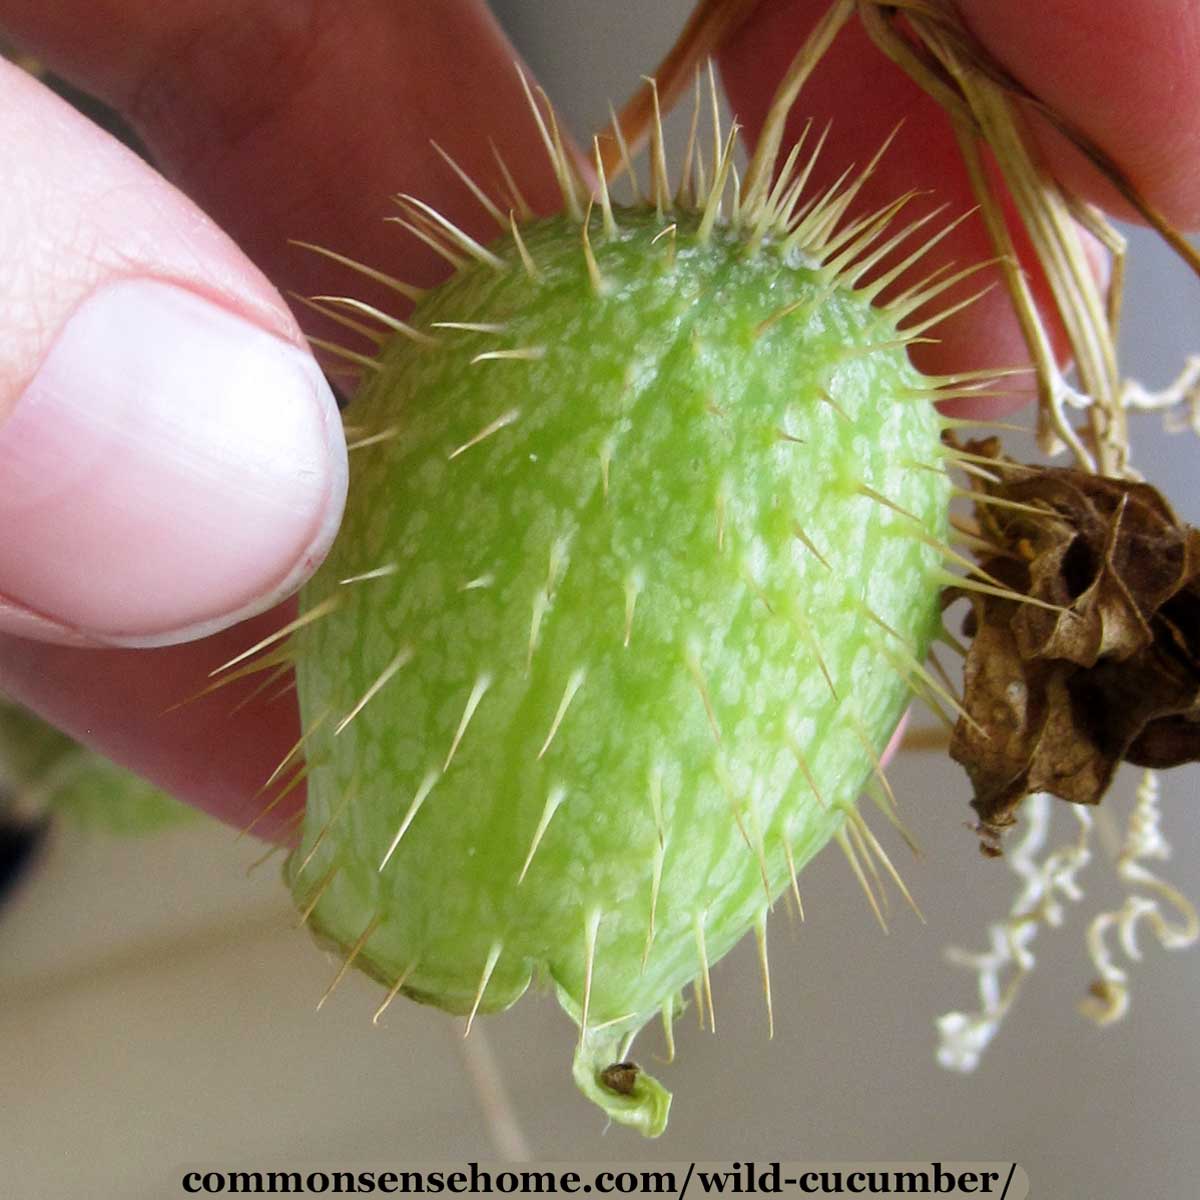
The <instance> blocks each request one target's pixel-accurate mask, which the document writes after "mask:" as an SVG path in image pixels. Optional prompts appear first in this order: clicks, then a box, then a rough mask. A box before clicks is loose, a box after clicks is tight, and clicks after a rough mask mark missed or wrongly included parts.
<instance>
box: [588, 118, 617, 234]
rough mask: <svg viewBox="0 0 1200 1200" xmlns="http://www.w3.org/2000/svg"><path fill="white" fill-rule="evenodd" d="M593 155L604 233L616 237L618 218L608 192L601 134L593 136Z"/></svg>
mask: <svg viewBox="0 0 1200 1200" xmlns="http://www.w3.org/2000/svg"><path fill="white" fill-rule="evenodd" d="M592 155H593V158H594V161H595V170H596V184H598V192H599V197H600V214H601V217H602V218H604V235H605V236H606V238H614V236H616V235H617V220H616V217H614V216H613V214H612V197H611V196H610V194H608V176H607V175H606V174H605V169H604V158H602V156H601V154H600V137H599V134H598V136H595V137H593V138H592Z"/></svg>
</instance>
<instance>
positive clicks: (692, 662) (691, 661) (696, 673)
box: [683, 646, 721, 746]
mask: <svg viewBox="0 0 1200 1200" xmlns="http://www.w3.org/2000/svg"><path fill="white" fill-rule="evenodd" d="M683 661H684V663H685V664H686V666H687V669H688V674H689V675H691V677H692V682H693V683H694V684H695V685H696V690H697V691H698V692H699V693H700V699H701V700H702V701H703V702H704V711H705V713H706V714H707V716H708V725H709V728H710V729H711V730H712V735H713V739H714V740H715V741H716V743H717V745H718V746H719V745H720V744H721V727H720V725H718V724H717V714H716V713H715V712H714V711H713V705H712V698H711V696H710V695H709V693H708V684H707V683H706V682H705V679H704V672H703V671H702V670H701V668H700V656H699V654H697V652H696V650H695V648H694V647H693V646H688V647H687V648H686V649H685V650H684V654H683Z"/></svg>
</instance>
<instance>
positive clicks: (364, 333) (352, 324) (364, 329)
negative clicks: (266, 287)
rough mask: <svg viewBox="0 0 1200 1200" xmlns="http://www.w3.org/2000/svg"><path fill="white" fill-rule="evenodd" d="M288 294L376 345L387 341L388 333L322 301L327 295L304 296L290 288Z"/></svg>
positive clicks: (306, 306)
mask: <svg viewBox="0 0 1200 1200" xmlns="http://www.w3.org/2000/svg"><path fill="white" fill-rule="evenodd" d="M287 294H288V296H289V297H290V298H291V299H293V300H295V301H297V302H299V303H300V304H303V305H304V307H305V308H308V309H311V310H312V311H313V312H315V313H320V314H321V316H323V317H328V318H329V320H331V321H335V322H336V323H337V324H338V325H341V326H342V328H343V329H349V330H352V331H353V332H354V333H357V334H358V335H359V336H360V337H364V338H366V339H367V341H369V342H372V343H373V344H374V345H375V346H376V347H379V346H381V345H383V343H384V342H385V341H387V334H385V333H380V332H379V330H377V329H372V328H371V327H370V326H369V325H364V324H363V323H362V322H361V321H356V320H354V318H353V317H348V316H347V315H346V314H345V313H343V312H339V311H338V310H337V309H336V308H334V307H333V306H332V305H329V304H323V303H321V302H322V301H323V300H325V299H327V297H325V296H302V295H300V293H299V292H294V291H292V290H291V289H290V288H289V289H288V293H287Z"/></svg>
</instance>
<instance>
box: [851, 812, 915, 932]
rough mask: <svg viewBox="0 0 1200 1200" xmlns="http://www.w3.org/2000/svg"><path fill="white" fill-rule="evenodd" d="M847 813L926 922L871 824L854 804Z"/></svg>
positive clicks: (902, 892) (902, 893)
mask: <svg viewBox="0 0 1200 1200" xmlns="http://www.w3.org/2000/svg"><path fill="white" fill-rule="evenodd" d="M846 815H847V817H848V818H849V819H850V821H851V823H852V824H853V825H854V826H855V827H856V828H857V829H858V832H859V835H860V836H861V837H862V839H863V842H864V843H865V844H866V846H867V848H868V849H869V850H870V851H871V852H872V853H873V854H874V855H875V857H876V858H877V859H879V861H880V862H881V863H882V864H883V867H884V870H886V871H887V873H888V874H889V875H890V876H891V877H892V882H893V883H894V884H895V885H896V887H897V888H899V889H900V894H901V895H902V896H903V897H904V899H905V901H906V902H907V903H908V906H909V908H911V909H912V910H913V912H915V913H916V914H917V917H918V919H919V920H920V921H921V924H925V914H924V913H922V912H921V910H920V908H919V907H918V906H917V902H916V901H915V900H914V899H913V898H912V894H911V893H910V892H909V890H908V886H907V885H906V884H905V882H904V880H903V879H902V878H901V876H900V872H899V871H897V870H896V868H895V866H894V864H893V863H892V860H891V858H890V857H889V855H888V853H887V851H886V850H884V848H883V847H882V846H881V845H880V844H879V839H878V838H877V837H876V836H875V834H874V831H873V830H872V829H871V827H870V825H868V824H867V822H866V819H865V818H864V817H863V815H862V813H860V812H859V811H858V809H856V808H855V807H854V806H853V805H848V806H847V808H846Z"/></svg>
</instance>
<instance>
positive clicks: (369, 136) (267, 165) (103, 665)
mask: <svg viewBox="0 0 1200 1200" xmlns="http://www.w3.org/2000/svg"><path fill="white" fill-rule="evenodd" d="M202 7H204V6H201V5H199V4H194V3H193V4H188V3H182V2H181V3H179V4H176V5H171V6H151V5H149V4H140V5H139V4H134V3H123V4H119V5H118V4H116V3H115V2H109V3H102V4H98V5H94V6H89V7H88V8H86V9H82V10H80V11H79V12H78V13H76V14H73V17H75V18H77V19H78V22H77V23H75V24H71V23H69V22H66V21H63V20H62V19H61V17H60V16H59V14H57V13H56V12H51V11H48V10H47V8H45V7H43V6H40V5H31V4H21V3H18V0H0V19H10V18H11V20H12V21H13V23H14V25H15V23H16V21H17V17H18V16H19V17H20V19H21V21H22V22H23V25H22V30H23V33H24V35H25V41H26V44H27V45H30V46H31V47H33V48H37V49H38V50H39V51H40V52H41V53H42V54H43V55H45V56H46V57H47V58H49V59H51V60H52V61H54V62H55V63H56V65H58V66H59V67H60V69H65V70H66V71H67V73H69V74H72V75H73V76H74V78H76V79H77V80H78V81H79V82H81V83H83V84H85V85H90V86H92V87H93V88H94V89H95V90H97V91H101V92H103V93H104V94H106V95H107V96H109V98H110V99H114V100H121V99H122V97H123V98H124V100H125V104H126V108H127V110H132V111H134V112H136V113H140V114H141V116H140V119H139V125H140V127H141V129H142V132H143V133H144V134H145V135H146V136H147V138H148V140H149V141H151V142H152V143H153V144H154V146H155V148H156V150H157V152H158V154H159V157H160V158H162V159H165V160H167V161H168V162H169V163H170V162H175V163H176V164H177V165H178V168H179V170H178V175H179V176H180V177H181V178H183V179H185V180H192V181H193V190H194V191H195V192H196V193H197V194H198V195H199V196H200V197H201V198H202V199H204V200H205V202H206V203H207V204H208V205H209V207H210V209H212V210H213V211H218V212H220V213H222V214H223V215H224V218H225V220H226V221H227V223H228V224H229V225H230V226H231V227H233V228H234V229H235V231H236V232H237V233H238V236H239V237H240V238H241V240H242V241H243V243H244V244H246V245H250V246H252V247H254V248H255V252H256V254H257V255H258V256H259V257H260V259H261V260H262V261H263V262H264V263H265V264H266V265H267V266H268V268H269V269H270V270H271V271H272V273H273V274H275V276H276V277H277V278H279V279H282V280H284V281H285V282H287V283H288V284H289V285H290V286H293V287H296V288H298V289H301V290H326V291H327V290H330V289H331V286H333V285H332V284H331V282H330V279H329V277H328V276H327V275H324V274H323V272H324V267H323V266H320V265H319V260H315V259H309V258H307V257H306V256H303V255H299V254H297V253H295V252H293V251H292V250H291V249H290V248H288V247H286V246H285V245H284V239H285V236H299V237H304V238H306V239H307V240H313V241H317V242H323V243H325V244H327V245H330V246H332V247H334V248H335V249H338V250H340V251H342V252H345V253H349V254H351V255H352V256H354V257H357V258H359V259H361V260H365V261H367V262H370V263H374V264H377V265H381V266H382V267H383V268H384V269H386V270H391V271H393V273H398V271H399V268H396V267H394V266H393V263H394V261H395V259H396V258H397V257H400V256H401V249H400V248H399V246H400V245H403V243H400V244H398V243H397V239H396V235H395V233H394V231H393V230H392V229H388V228H386V227H385V226H383V225H382V223H381V222H380V221H379V216H380V215H381V212H382V211H383V210H384V208H385V206H384V204H383V197H384V196H385V195H386V194H388V193H389V192H391V191H395V190H397V189H398V188H403V189H405V190H410V191H413V192H414V193H416V194H419V195H422V196H425V197H430V198H431V199H432V200H433V202H435V203H436V204H437V205H438V207H439V208H441V209H442V210H443V211H446V212H448V213H449V214H450V215H451V216H452V218H453V219H454V220H456V222H458V223H459V224H461V225H463V226H464V227H466V228H468V229H469V230H473V231H479V230H480V224H479V221H480V217H479V213H480V210H479V209H478V207H477V205H476V204H475V202H474V201H473V200H472V199H471V198H470V197H469V195H468V194H467V192H466V189H464V188H463V187H462V186H461V184H460V183H459V182H458V181H457V180H456V179H455V178H454V177H453V175H451V174H450V172H449V171H448V170H447V169H446V168H445V166H444V164H442V163H441V161H440V160H436V162H437V165H436V170H431V169H430V165H431V164H432V163H433V162H434V160H435V156H434V152H433V151H432V150H431V149H430V148H429V146H428V143H427V141H426V139H427V137H428V136H429V135H430V133H431V132H432V133H433V134H434V135H435V136H438V137H439V138H440V140H442V141H443V144H445V145H446V146H447V148H448V149H449V150H450V151H451V152H452V153H453V154H454V156H455V157H456V158H457V159H458V160H459V161H460V162H462V163H463V164H464V166H465V167H466V168H467V169H468V170H470V171H471V172H472V174H474V175H475V176H476V177H477V178H480V179H481V180H484V181H487V180H489V179H491V178H493V177H494V176H495V174H496V167H495V165H494V163H492V162H491V161H490V151H489V150H488V147H487V140H488V138H489V137H493V138H495V140H496V141H497V143H498V145H499V146H500V147H501V149H502V152H503V154H504V157H505V159H506V160H507V163H508V165H509V166H510V168H511V169H512V171H513V173H514V174H515V175H517V176H518V178H519V179H520V180H521V186H522V189H523V191H524V193H525V196H526V197H527V199H528V200H529V201H530V203H531V204H532V205H534V206H535V207H537V208H539V209H548V208H553V207H556V206H557V203H558V201H557V195H556V185H555V184H554V182H553V179H552V177H551V174H550V172H549V171H548V169H547V168H546V166H545V161H544V155H543V151H542V150H541V148H540V145H539V144H538V143H537V140H536V128H535V126H534V125H533V122H532V119H531V118H530V116H529V113H528V110H527V108H526V107H525V101H524V98H523V94H521V93H520V86H519V82H518V80H517V78H516V75H515V71H514V69H513V58H514V55H513V52H512V50H511V47H510V46H509V45H508V43H507V42H506V41H505V40H504V39H503V37H502V36H501V35H500V34H499V31H498V30H497V29H496V28H495V26H494V23H493V22H491V20H490V18H489V17H488V16H487V14H486V11H485V10H484V9H483V8H482V6H481V5H478V4H465V3H457V2H455V3H449V4H445V5H439V6H438V11H437V14H436V16H437V19H436V20H433V19H430V17H429V15H428V14H427V13H426V11H425V6H420V5H418V6H409V7H411V8H412V12H411V13H409V14H408V15H405V14H406V11H407V10H406V9H405V8H404V6H402V5H398V4H393V3H389V4H386V5H380V4H366V3H358V4H353V5H351V4H347V5H345V6H339V11H340V12H342V13H343V14H344V15H345V16H346V26H345V28H344V29H343V34H344V37H345V41H344V44H339V45H338V46H336V47H331V49H330V50H329V51H328V52H326V53H324V54H315V52H313V60H312V61H311V62H308V56H307V55H306V54H303V53H299V52H297V51H295V50H293V52H291V53H285V52H283V51H282V50H281V49H280V48H281V47H282V46H284V45H287V44H289V38H290V37H292V36H293V35H292V34H289V32H288V28H287V27H286V24H287V23H286V21H285V20H284V17H285V16H286V13H287V12H295V11H298V8H297V6H293V7H291V8H290V9H289V8H287V7H286V6H283V5H269V4H257V5H250V4H247V5H243V6H240V7H239V8H238V9H237V11H236V12H232V13H230V14H227V15H229V16H230V20H231V21H232V27H231V26H230V24H229V23H228V22H227V23H226V41H225V43H224V44H222V43H221V40H220V38H219V37H218V36H217V33H216V31H215V30H214V29H212V28H205V29H202V30H198V31H196V33H195V40H194V41H193V42H191V43H189V44H187V45H186V46H185V45H183V44H182V42H184V41H186V39H185V38H183V35H182V34H180V33H179V30H178V28H175V30H174V36H175V38H176V39H177V40H179V43H180V44H179V52H178V53H177V54H176V55H175V56H174V58H173V59H170V58H169V59H168V60H167V62H165V63H163V64H161V65H159V66H158V67H157V68H156V69H157V70H159V71H161V72H162V78H161V79H160V80H159V81H158V83H157V84H143V85H140V86H139V84H138V82H137V80H138V78H139V74H138V70H137V69H136V64H131V63H130V62H129V61H128V60H127V57H125V58H123V57H122V56H123V54H126V55H127V48H128V47H132V46H134V45H136V44H138V40H139V38H141V39H145V38H146V37H148V36H149V33H150V31H152V30H153V28H154V27H155V26H154V23H155V21H157V20H161V21H162V22H163V23H165V24H166V25H168V26H169V25H170V19H171V18H173V17H175V16H176V15H178V14H181V13H186V12H187V11H189V10H190V11H191V13H192V14H193V16H195V14H196V13H198V12H199V11H200V10H201V8H202ZM209 7H210V8H211V6H209ZM330 7H332V6H330ZM18 10H20V11H18ZM351 10H352V11H351ZM325 11H328V10H325ZM256 16H260V17H261V20H260V21H259V26H260V28H261V29H264V30H269V29H271V28H272V22H274V23H275V35H272V36H267V35H266V34H264V37H260V38H257V39H256V38H255V37H254V36H252V29H253V26H254V19H255V17H256ZM402 16H403V17H404V20H405V21H407V25H405V24H404V23H402V22H401V20H400V18H401V17H402ZM93 18H94V19H93ZM118 18H120V19H119V20H118ZM114 21H115V22H116V24H117V25H119V27H120V29H121V34H120V36H119V37H116V38H112V37H109V30H110V27H111V26H112V24H113V22H114ZM69 26H70V27H69ZM232 28H241V29H242V36H241V37H240V38H238V37H234V36H233V34H232V32H231V29H232ZM76 33H77V34H78V37H76ZM408 33H411V35H412V41H411V42H410V41H408V40H406V39H407V36H408ZM164 36H166V35H164ZM310 36H311V37H312V39H313V40H312V41H309V42H307V43H305V44H306V45H308V46H310V47H312V46H315V45H316V44H317V43H321V42H323V40H324V39H325V38H326V37H331V36H332V33H331V32H330V33H326V34H322V33H321V31H320V30H317V31H314V32H313V33H312V34H311V35H310ZM106 39H107V40H106ZM300 40H301V42H303V41H304V39H303V38H301V39H300ZM169 41H170V38H169V37H168V42H169ZM89 42H90V47H89ZM163 44H164V45H165V44H166V43H163ZM290 44H292V45H293V47H295V45H296V43H290ZM264 45H266V46H268V47H271V48H272V50H271V52H267V53H264V49H263V47H264ZM301 60H303V62H302V61H301ZM289 63H291V64H292V66H291V68H290V70H291V76H290V79H291V84H289V83H288V73H289V67H288V65H287V64H289ZM305 63H307V65H305ZM101 64H103V69H104V71H105V72H106V74H105V76H104V77H103V78H101V77H100V76H99V74H98V73H97V72H98V71H99V70H100V65H101ZM172 74H174V78H175V82H174V84H171V82H170V77H171V75H172ZM172 88H173V89H174V90H172ZM156 90H157V91H160V92H161V93H162V94H163V95H164V97H166V96H167V94H168V93H170V96H169V98H166V99H163V100H162V101H161V102H159V103H157V104H155V105H150V104H149V102H148V101H147V100H146V99H145V97H146V96H148V95H153V94H154V93H155V92H156ZM227 93H228V94H227ZM294 93H295V94H294ZM139 96H140V97H142V99H141V100H139V99H138V97H139ZM347 111H350V112H353V113H355V114H357V121H356V129H357V133H356V134H355V136H354V137H350V136H349V134H348V133H347V131H346V130H345V128H344V123H345V120H346V113H347ZM214 112H217V113H223V114H224V119H223V120H216V119H215V118H213V117H212V114H213V113H214ZM194 113H199V114H200V117H199V118H197V117H195V116H194V115H193V114H194ZM222 125H225V126H226V127H227V128H236V129H238V130H240V136H239V137H237V138H233V139H232V143H231V144H229V145H222V143H221V142H220V139H219V137H218V135H217V134H216V133H214V132H213V130H214V128H215V127H218V126H222ZM356 139H357V140H356ZM189 157H191V158H192V159H194V160H195V162H197V163H200V162H203V163H205V164H206V166H207V168H208V169H201V168H200V167H198V166H193V165H191V164H190V163H189ZM214 164H219V170H218V169H217V168H216V167H215V166H214ZM298 164H303V165H304V168H305V169H304V170H300V169H298ZM277 168H278V169H277ZM259 205H262V208H261V209H260V208H259ZM415 246H416V243H414V242H413V241H411V240H410V241H409V242H408V243H407V244H406V245H404V248H403V251H402V253H403V257H404V258H405V259H406V260H407V266H406V269H407V270H408V272H409V274H410V278H416V279H417V280H418V281H419V280H421V279H422V278H432V277H434V275H435V274H436V273H438V272H440V271H441V270H442V267H441V265H440V264H439V263H436V262H434V261H432V260H431V256H429V255H428V254H423V251H422V250H421V249H419V248H416V249H414V247H415ZM316 272H321V273H316ZM422 272H424V276H422ZM306 281H307V282H306ZM343 286H345V285H343ZM354 294H360V293H358V292H357V291H356V292H355V293H354ZM274 621H275V623H276V624H278V623H279V621H280V618H278V617H276V618H274ZM255 640H257V638H256V636H255V635H254V634H252V633H249V632H245V631H242V630H238V631H231V633H229V634H225V635H222V636H221V637H220V638H219V639H217V645H216V646H215V647H214V646H213V645H211V644H210V642H209V641H206V642H204V643H198V644H196V645H195V647H190V646H189V647H181V648H179V649H178V650H175V651H157V650H156V651H153V652H151V653H148V654H145V653H144V654H139V655H128V656H126V655H124V654H121V655H118V656H115V657H114V656H110V655H106V656H105V657H104V658H103V659H99V658H98V657H97V656H95V655H92V654H78V652H75V653H74V654H73V653H69V652H67V651H64V650H59V649H57V648H48V647H40V648H39V647H32V646H28V645H25V646H22V647H21V650H22V653H21V655H20V656H19V658H18V657H14V656H13V655H12V652H11V650H10V648H9V647H11V645H12V643H10V644H9V647H0V684H2V683H7V686H9V687H11V688H12V689H13V690H14V691H15V692H17V693H18V694H21V695H23V696H24V697H25V698H26V700H28V701H31V700H32V695H33V693H34V692H36V694H37V704H36V705H35V707H37V708H38V710H39V711H41V712H42V713H43V715H47V716H49V717H50V718H51V719H54V720H56V721H57V722H58V723H59V724H61V725H63V726H64V727H67V728H68V729H69V730H70V731H71V732H73V733H75V734H76V735H79V734H83V735H85V736H86V737H87V739H88V740H89V741H90V743H91V744H93V745H97V746H98V747H99V748H101V749H104V750H106V751H107V752H108V753H110V754H112V755H113V756H114V757H116V758H117V759H118V760H119V761H122V762H124V763H126V764H127V765H130V766H132V767H133V768H134V769H136V770H139V771H141V773H143V774H145V775H147V776H148V777H150V778H152V779H154V780H155V781H156V782H158V783H160V784H161V785H162V786H164V787H167V788H168V789H169V790H172V791H174V792H175V793H176V794H178V795H181V796H182V797H183V798H185V799H190V800H192V801H193V802H196V803H199V804H200V805H201V806H203V807H207V808H209V810H210V811H214V812H217V813H218V815H221V814H224V815H227V816H228V817H229V818H230V819H233V820H235V821H238V820H240V821H241V823H244V821H245V818H246V814H247V813H253V812H255V811H257V810H258V809H259V808H261V807H262V804H263V800H262V798H255V797H254V792H255V790H257V788H258V787H259V786H260V785H261V784H262V782H263V780H264V779H265V778H266V777H267V776H268V774H269V773H270V772H271V771H272V770H273V768H274V767H275V766H276V765H277V763H278V761H279V759H280V756H281V755H282V754H283V753H285V752H286V750H287V749H288V748H289V747H290V746H292V745H294V744H295V742H296V739H297V738H298V736H299V721H298V716H297V713H296V709H295V703H294V698H293V697H292V696H291V695H285V696H284V697H283V698H282V699H278V700H275V701H273V702H272V701H271V700H270V698H269V696H260V698H259V699H257V700H255V701H253V702H252V703H249V704H247V705H245V706H244V707H242V708H241V710H240V712H239V713H238V717H237V722H236V724H231V723H228V722H226V723H224V724H222V721H223V720H224V716H225V714H226V713H228V711H229V710H230V708H232V707H234V706H235V705H236V704H237V703H239V702H240V701H239V695H238V690H237V686H236V685H235V686H234V687H233V688H231V689H230V690H229V691H228V692H223V693H217V694H215V695H213V696H212V697H210V698H209V699H208V700H207V701H201V702H199V703H200V706H201V707H197V708H194V709H192V710H191V714H190V715H189V716H188V719H187V720H184V717H183V716H180V717H179V718H175V719H172V720H171V721H169V722H167V724H163V723H162V720H163V719H162V717H161V712H162V709H163V708H165V707H168V706H169V705H170V704H171V703H173V702H175V701H177V700H178V699H180V698H182V697H183V696H184V695H187V694H189V693H190V692H193V691H196V690H198V689H199V688H200V687H201V686H203V684H204V683H205V680H206V676H207V672H208V671H209V670H211V669H212V668H213V667H215V666H217V665H218V664H219V663H220V662H222V661H226V660H227V659H229V658H231V657H233V655H234V654H236V653H237V652H239V651H240V650H243V649H245V648H246V646H247V645H249V644H252V643H253V642H254V641H255ZM6 658H11V660H12V661H11V662H6ZM201 660H202V661H201ZM118 664H119V675H120V678H121V680H122V683H121V687H120V698H119V704H118V703H116V702H114V701H113V700H112V699H111V696H110V693H109V691H108V689H106V688H104V687H102V686H99V685H98V683H97V682H96V681H97V680H98V679H100V678H103V675H102V674H101V672H102V671H104V672H109V671H113V670H115V669H116V667H117V665H118ZM5 672H7V674H5ZM281 686H286V681H284V682H283V684H281ZM276 690H278V689H276ZM209 705H211V706H212V708H211V719H208V718H206V719H204V720H201V719H199V717H198V714H200V713H201V712H206V713H207V712H209V711H210V710H209V709H208V707H207V706H209ZM181 713H184V714H187V713H188V710H181ZM193 717H194V718H195V719H194V720H193ZM176 720H178V721H180V722H181V723H180V724H176V723H175V722H176ZM302 794H303V785H302V784H301V785H300V786H299V787H298V788H296V789H295V790H294V791H293V792H292V793H291V794H290V795H289V797H288V800H287V801H285V802H284V803H283V804H281V805H280V806H279V807H278V809H276V810H275V812H274V813H273V814H272V817H274V816H276V815H279V814H281V813H283V812H284V811H288V810H289V806H291V805H294V804H296V803H297V802H298V801H299V800H300V799H301V798H302ZM271 819H272V818H268V820H267V821H265V822H264V823H263V824H262V825H260V826H259V830H260V831H264V832H270V829H271V825H270V820H271Z"/></svg>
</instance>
